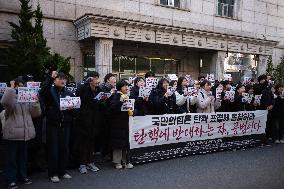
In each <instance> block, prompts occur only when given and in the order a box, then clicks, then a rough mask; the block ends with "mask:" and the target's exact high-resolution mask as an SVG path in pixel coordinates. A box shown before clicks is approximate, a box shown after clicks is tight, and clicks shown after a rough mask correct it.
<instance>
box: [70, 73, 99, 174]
mask: <svg viewBox="0 0 284 189" xmlns="http://www.w3.org/2000/svg"><path fill="white" fill-rule="evenodd" d="M99 93H100V88H99V73H97V72H95V73H93V75H92V77H90V78H89V79H88V80H87V81H86V83H85V84H84V85H82V86H81V87H80V90H78V91H76V96H79V97H80V99H81V108H80V110H79V116H78V119H77V121H78V123H77V127H76V131H77V134H78V141H77V142H76V146H77V147H78V153H79V154H78V156H79V161H80V162H79V163H80V167H79V172H80V173H82V174H85V173H87V170H90V171H93V172H96V171H98V170H99V168H98V167H96V166H95V164H94V156H93V154H94V153H95V146H96V145H97V144H96V143H98V142H99V140H98V139H99V137H100V136H99V134H100V125H101V112H100V100H97V99H95V97H96V96H97V95H98V94H99ZM82 146H84V148H82Z"/></svg>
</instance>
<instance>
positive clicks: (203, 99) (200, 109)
mask: <svg viewBox="0 0 284 189" xmlns="http://www.w3.org/2000/svg"><path fill="white" fill-rule="evenodd" d="M209 96H210V95H209V94H208V92H206V91H205V90H204V89H201V91H200V92H199V93H198V95H197V110H196V111H197V113H214V112H215V109H218V108H219V107H220V106H221V101H220V100H218V99H214V100H211V98H210V97H209Z"/></svg>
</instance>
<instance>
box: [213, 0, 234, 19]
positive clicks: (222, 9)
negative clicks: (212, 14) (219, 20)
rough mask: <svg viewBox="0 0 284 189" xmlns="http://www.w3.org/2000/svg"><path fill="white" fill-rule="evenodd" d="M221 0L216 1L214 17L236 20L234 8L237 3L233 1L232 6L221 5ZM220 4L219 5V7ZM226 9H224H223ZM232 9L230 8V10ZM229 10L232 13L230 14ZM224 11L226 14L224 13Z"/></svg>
mask: <svg viewBox="0 0 284 189" xmlns="http://www.w3.org/2000/svg"><path fill="white" fill-rule="evenodd" d="M220 1H221V0H216V16H220V17H224V18H230V19H236V18H237V13H236V6H237V4H236V3H237V1H236V0H233V4H230V3H229V2H227V3H223V2H220ZM220 4H221V5H220ZM219 5H220V6H221V13H220V7H219ZM224 7H226V8H224ZM230 7H232V8H230ZM230 10H232V13H230ZM225 11H226V13H225Z"/></svg>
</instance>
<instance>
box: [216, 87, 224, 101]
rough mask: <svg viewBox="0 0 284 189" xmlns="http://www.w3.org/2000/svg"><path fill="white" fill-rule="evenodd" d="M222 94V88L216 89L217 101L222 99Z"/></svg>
mask: <svg viewBox="0 0 284 189" xmlns="http://www.w3.org/2000/svg"><path fill="white" fill-rule="evenodd" d="M222 92H223V88H222V87H217V88H216V99H221V94H222Z"/></svg>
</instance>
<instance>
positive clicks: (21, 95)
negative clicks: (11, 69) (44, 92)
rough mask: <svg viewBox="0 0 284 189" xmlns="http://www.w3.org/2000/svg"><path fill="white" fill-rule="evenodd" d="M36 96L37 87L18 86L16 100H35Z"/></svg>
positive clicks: (22, 101)
mask: <svg viewBox="0 0 284 189" xmlns="http://www.w3.org/2000/svg"><path fill="white" fill-rule="evenodd" d="M37 96H38V88H28V87H18V99H17V100H18V102H21V103H24V102H36V101H37V100H38V97H37Z"/></svg>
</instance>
